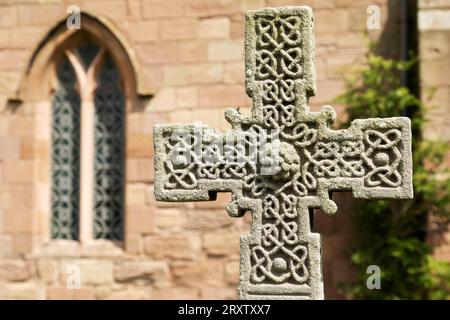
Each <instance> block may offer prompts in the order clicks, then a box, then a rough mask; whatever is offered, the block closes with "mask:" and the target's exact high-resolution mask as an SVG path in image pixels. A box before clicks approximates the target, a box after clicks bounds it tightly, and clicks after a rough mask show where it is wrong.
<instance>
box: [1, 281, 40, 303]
mask: <svg viewBox="0 0 450 320" xmlns="http://www.w3.org/2000/svg"><path fill="white" fill-rule="evenodd" d="M5 292H6V294H5V296H6V299H8V300H43V299H45V287H44V286H42V285H41V284H39V283H35V282H25V283H9V284H6V285H5Z"/></svg>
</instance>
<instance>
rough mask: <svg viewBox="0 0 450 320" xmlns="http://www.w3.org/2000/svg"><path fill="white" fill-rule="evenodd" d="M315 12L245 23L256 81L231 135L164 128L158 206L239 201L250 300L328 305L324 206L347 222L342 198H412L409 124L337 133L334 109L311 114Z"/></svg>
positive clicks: (242, 288) (250, 73) (359, 126)
mask: <svg viewBox="0 0 450 320" xmlns="http://www.w3.org/2000/svg"><path fill="white" fill-rule="evenodd" d="M314 48H315V47H314V30H313V14H312V10H311V9H310V8H309V7H284V8H266V9H262V10H257V11H249V12H247V14H246V39H245V76H246V90H247V94H248V95H249V96H250V97H251V98H252V100H253V108H252V113H251V116H244V115H241V114H240V113H239V112H238V111H237V110H235V109H227V111H226V112H225V117H226V119H227V121H228V122H229V123H230V124H231V126H232V130H230V131H229V132H226V133H221V132H218V131H216V130H214V129H212V128H209V127H207V126H205V125H198V124H188V125H179V124H176V125H157V126H155V128H154V147H155V171H156V180H155V197H156V199H157V200H160V201H202V200H203V201H205V200H214V199H215V195H216V193H217V192H231V193H232V200H231V202H230V203H229V204H228V205H227V208H226V210H227V212H228V214H229V215H230V216H233V217H239V216H242V215H243V214H244V213H245V212H246V211H250V212H251V214H252V223H251V232H250V234H248V235H243V236H241V239H240V244H241V263H240V283H239V288H238V292H239V295H240V298H242V299H323V297H324V293H323V281H322V273H321V248H320V246H321V243H320V236H319V234H316V233H312V232H311V226H310V218H311V217H310V214H312V210H313V209H314V208H320V209H322V211H323V212H325V214H328V215H333V214H335V213H336V210H337V206H336V204H335V202H333V200H332V199H331V191H340V190H342V191H352V192H353V196H354V197H355V198H363V199H374V198H393V199H409V198H412V196H413V190H412V165H411V129H410V120H409V119H408V118H387V119H364V120H355V121H353V122H352V124H351V126H350V127H349V128H348V129H344V130H332V129H330V125H331V124H332V123H333V121H334V120H335V117H336V114H335V112H334V110H333V109H332V108H331V107H330V106H325V107H323V108H322V109H321V111H320V112H310V111H309V107H308V98H309V97H311V96H313V95H314V94H315V89H316V88H315V81H316V80H315V65H314Z"/></svg>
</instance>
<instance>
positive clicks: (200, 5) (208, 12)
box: [185, 0, 241, 17]
mask: <svg viewBox="0 0 450 320" xmlns="http://www.w3.org/2000/svg"><path fill="white" fill-rule="evenodd" d="M240 10H241V8H240V5H239V0H189V1H187V2H186V3H185V14H187V15H194V16H199V17H211V16H218V15H223V16H224V15H228V14H232V13H237V12H240Z"/></svg>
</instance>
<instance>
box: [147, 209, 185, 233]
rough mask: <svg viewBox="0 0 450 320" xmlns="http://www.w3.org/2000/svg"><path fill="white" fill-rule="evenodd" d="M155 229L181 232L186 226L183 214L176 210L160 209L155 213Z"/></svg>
mask: <svg viewBox="0 0 450 320" xmlns="http://www.w3.org/2000/svg"><path fill="white" fill-rule="evenodd" d="M155 220H156V222H155V223H156V227H157V228H158V229H161V230H170V231H175V230H181V229H182V228H183V227H184V226H185V224H186V220H187V219H186V215H185V212H184V211H182V210H180V209H177V208H160V209H158V210H156V212H155Z"/></svg>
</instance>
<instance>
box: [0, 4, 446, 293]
mask: <svg viewBox="0 0 450 320" xmlns="http://www.w3.org/2000/svg"><path fill="white" fill-rule="evenodd" d="M386 2H387V1H386V0H377V1H374V0H370V1H369V0H362V1H349V0H302V1H293V0H170V1H168V0H128V1H126V0H102V1H100V0H93V1H84V0H70V1H63V0H61V1H58V0H55V1H38V0H36V1H31V0H18V1H12V0H11V1H9V0H2V1H0V110H1V113H0V298H12V299H16V298H29V299H54V298H64V299H79V298H88V299H91V298H92V299H107V298H125V299H130V298H145V299H157V298H159V299H170V298H173V299H176V298H189V299H196V298H209V299H215V298H234V297H236V293H235V287H236V285H237V281H238V273H239V270H238V259H239V235H240V234H242V233H245V232H247V231H248V230H249V226H248V222H249V217H246V218H244V219H232V218H229V217H228V216H227V215H226V213H225V211H224V207H225V204H226V203H227V201H228V198H229V197H228V196H227V195H219V197H218V200H217V201H216V202H208V203H185V204H169V203H156V202H155V199H154V197H153V179H154V177H153V158H152V157H153V151H152V128H153V125H154V124H155V123H174V122H194V121H202V122H204V123H206V124H209V125H211V126H213V127H216V128H219V129H222V130H225V129H227V128H228V125H227V123H226V122H225V119H224V116H223V112H224V110H225V108H228V107H238V106H239V107H241V111H242V112H248V111H249V110H250V104H249V103H250V100H249V99H248V98H247V97H246V95H245V89H244V82H243V80H244V72H243V70H244V64H243V50H244V39H243V37H244V14H243V12H244V11H245V10H247V9H254V8H261V7H265V6H284V5H299V4H306V5H310V6H311V7H312V8H313V9H314V13H315V20H316V42H317V52H316V55H317V56H316V61H317V75H318V94H317V96H316V97H314V98H313V99H312V100H311V106H312V109H313V110H317V109H318V108H319V107H320V106H322V105H324V104H327V103H332V99H333V98H334V97H335V96H336V95H338V94H340V93H341V92H342V90H343V89H344V86H343V84H344V82H343V79H344V76H345V74H347V73H348V68H349V67H351V66H354V65H355V64H358V63H361V62H363V61H364V59H365V52H366V45H365V40H364V37H363V34H362V32H363V31H364V30H365V28H366V19H367V13H366V10H367V7H368V5H373V4H378V5H380V7H381V18H382V28H383V26H384V25H385V24H386V23H387V21H388V19H392V17H389V15H388V6H387V4H386ZM72 4H76V5H78V6H80V7H81V9H82V10H85V9H86V10H89V11H90V12H96V13H97V14H99V15H101V16H104V17H107V18H108V19H110V20H111V21H112V23H113V24H114V25H115V26H117V28H118V30H119V31H120V32H121V34H122V35H123V36H124V37H125V38H126V39H127V40H128V41H129V43H130V50H132V51H133V52H135V53H136V55H137V58H138V61H139V63H140V72H141V73H142V77H143V80H144V82H145V86H146V87H148V88H150V89H151V90H152V91H153V92H154V96H153V98H152V99H143V100H142V101H141V102H140V103H141V104H143V105H144V107H143V110H141V111H136V110H131V111H129V112H128V113H127V120H126V121H127V132H126V140H127V141H126V144H127V148H126V155H127V159H126V212H125V215H126V237H125V243H124V245H123V246H121V247H120V246H119V247H117V246H114V245H112V244H111V243H107V242H97V243H95V244H77V243H60V242H52V243H48V241H46V239H47V238H48V235H47V234H45V230H47V229H48V228H46V227H45V226H46V225H47V224H48V223H49V220H48V217H49V214H50V213H49V212H42V210H41V209H38V208H41V206H39V205H38V204H39V203H40V202H42V201H47V199H48V194H47V195H46V194H45V192H43V191H42V189H41V188H40V183H45V182H47V183H48V179H49V172H50V171H49V161H43V162H42V161H38V159H43V158H44V159H45V158H46V157H48V152H49V145H48V142H45V141H42V140H40V139H39V132H41V131H42V130H45V128H46V127H45V121H46V120H45V117H46V115H45V114H44V115H43V114H40V113H39V110H38V108H36V107H31V106H29V105H28V106H27V104H26V103H23V102H22V103H20V102H17V101H14V100H11V99H12V98H14V97H15V95H16V91H17V88H18V87H19V86H20V81H21V79H22V76H23V73H24V71H25V68H26V65H27V63H28V61H29V60H30V58H31V54H32V52H33V50H34V49H35V48H36V46H37V44H38V43H39V41H40V40H41V39H43V37H44V36H45V34H46V33H47V32H48V31H49V29H50V28H51V27H52V26H54V25H55V24H56V23H57V22H58V21H59V20H61V19H63V18H64V16H65V12H66V8H67V7H68V6H69V5H72ZM394 18H395V17H394ZM81 23H83V22H81ZM381 31H382V30H371V31H369V35H370V36H373V37H377V36H380V34H381ZM384 36H385V37H386V35H384ZM431 36H433V37H438V38H439V39H441V38H444V37H446V36H448V32H447V31H445V30H444V31H442V30H441V31H437V32H434V31H433V33H430V37H431ZM442 42H445V41H442ZM447 42H448V41H447ZM447 42H445V43H447ZM433 44H434V42H433ZM440 46H442V48H443V49H442V50H444V51H445V54H444V53H442V54H441V53H440V54H438V57H435V56H436V53H433V52H434V51H432V52H431V53H432V54H431V55H432V57H431V58H432V60H433V59H435V60H436V61H435V60H433V61H431V60H430V61H429V62H427V63H428V68H427V69H428V70H436V71H435V73H436V74H435V75H434V76H436V79H438V80H436V81H439V84H440V85H441V84H442V92H440V95H441V96H442V99H448V77H446V76H445V75H446V74H445V73H443V72H440V66H441V65H442V63H444V62H439V61H441V60H442V61H448V59H449V56H448V50H447V49H448V48H447V46H445V44H440ZM431 58H430V59H431ZM438 58H439V59H441V60H438ZM445 59H447V60H445ZM432 68H434V69H432ZM431 74H432V72H431V71H430V78H431V77H432V76H431ZM447 74H448V73H447ZM432 84H433V83H430V85H432ZM36 85H38V84H36ZM445 90H447V91H445ZM445 101H448V100H445ZM335 107H336V111H337V112H338V114H339V115H340V116H342V115H343V108H342V107H340V106H335ZM41 120H42V121H41ZM439 121H441V120H439ZM347 198H348V196H347V195H345V196H343V197H342V198H339V199H338V200H337V201H338V202H340V203H341V207H342V209H341V210H340V212H339V214H338V216H336V217H333V218H330V217H324V216H322V215H321V214H318V217H317V218H316V223H315V229H316V230H318V231H320V232H321V233H322V235H323V245H324V248H323V251H324V277H325V287H326V289H325V295H326V297H327V298H336V297H340V295H339V292H338V290H337V285H338V284H339V283H340V282H341V281H345V280H348V279H349V278H351V272H350V269H349V265H348V262H347V261H348V259H347V257H346V254H345V248H346V243H347V242H348V241H349V237H350V227H349V218H348V212H345V211H348V208H347V206H346V203H348V200H347ZM44 207H45V206H44ZM346 208H347V209H346ZM43 217H47V218H43ZM73 265H75V266H78V267H79V268H80V271H81V277H82V278H81V280H82V287H81V289H79V290H69V289H68V288H67V286H66V283H67V278H68V276H69V273H68V270H70V266H73ZM68 268H69V269H68Z"/></svg>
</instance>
